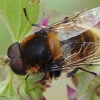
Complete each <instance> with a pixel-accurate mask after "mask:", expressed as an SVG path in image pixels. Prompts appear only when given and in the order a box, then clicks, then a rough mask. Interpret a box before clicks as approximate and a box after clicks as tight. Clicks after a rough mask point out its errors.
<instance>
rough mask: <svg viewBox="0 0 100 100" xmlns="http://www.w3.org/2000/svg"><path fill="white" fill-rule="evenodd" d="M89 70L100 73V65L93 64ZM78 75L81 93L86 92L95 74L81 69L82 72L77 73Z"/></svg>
mask: <svg viewBox="0 0 100 100" xmlns="http://www.w3.org/2000/svg"><path fill="white" fill-rule="evenodd" d="M88 70H90V71H92V72H96V73H98V74H100V66H91V68H88ZM76 77H77V80H78V90H79V93H85V92H87V90H88V87H89V84H90V82H91V80H92V79H93V78H94V77H95V76H94V75H92V74H90V73H87V72H84V71H81V72H79V73H77V74H76Z"/></svg>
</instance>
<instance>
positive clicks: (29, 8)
mask: <svg viewBox="0 0 100 100" xmlns="http://www.w3.org/2000/svg"><path fill="white" fill-rule="evenodd" d="M23 8H26V12H27V15H28V17H29V19H30V21H31V22H32V23H36V21H37V18H38V15H39V8H40V6H39V0H35V1H34V0H16V1H14V0H0V17H1V18H2V20H3V22H4V24H5V25H6V26H7V28H8V29H9V31H10V34H11V36H12V40H13V42H14V41H21V39H22V38H23V37H24V36H25V35H26V34H27V33H28V32H29V31H30V29H31V28H32V26H31V25H30V23H29V22H28V20H27V19H26V17H25V14H24V11H23Z"/></svg>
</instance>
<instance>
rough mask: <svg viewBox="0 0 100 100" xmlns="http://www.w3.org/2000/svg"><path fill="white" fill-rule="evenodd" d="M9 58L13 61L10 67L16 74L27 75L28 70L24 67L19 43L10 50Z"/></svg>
mask: <svg viewBox="0 0 100 100" xmlns="http://www.w3.org/2000/svg"><path fill="white" fill-rule="evenodd" d="M7 55H8V57H9V58H10V59H11V61H10V67H11V69H12V70H13V72H14V73H15V74H18V75H26V68H25V67H24V65H23V61H22V58H21V54H20V44H19V43H18V42H15V43H13V44H12V45H11V46H10V47H9V48H8V53H7Z"/></svg>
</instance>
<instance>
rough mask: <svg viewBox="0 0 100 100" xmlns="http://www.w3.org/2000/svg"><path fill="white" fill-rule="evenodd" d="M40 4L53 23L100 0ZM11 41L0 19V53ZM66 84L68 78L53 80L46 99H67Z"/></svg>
mask: <svg viewBox="0 0 100 100" xmlns="http://www.w3.org/2000/svg"><path fill="white" fill-rule="evenodd" d="M41 5H42V6H41V9H42V11H43V12H44V14H45V17H46V16H50V23H54V22H56V21H58V20H60V19H62V18H64V16H65V15H73V14H75V13H76V12H79V11H82V10H85V9H90V8H93V7H97V6H100V0H41ZM43 12H41V13H43ZM11 43H12V41H11V37H10V34H9V31H8V29H7V28H6V27H5V25H4V24H3V22H2V20H0V55H3V54H6V51H7V48H8V47H9V45H10V44H11ZM66 84H69V85H72V83H70V79H66V78H65V79H62V80H59V81H53V83H52V87H51V88H50V89H48V90H47V91H46V92H45V93H44V95H45V96H46V98H47V100H67V92H66V90H67V89H66Z"/></svg>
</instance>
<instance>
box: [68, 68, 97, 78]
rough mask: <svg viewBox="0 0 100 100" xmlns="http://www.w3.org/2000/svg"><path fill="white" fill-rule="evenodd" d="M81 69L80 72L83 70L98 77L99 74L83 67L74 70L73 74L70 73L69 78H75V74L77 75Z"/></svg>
mask: <svg viewBox="0 0 100 100" xmlns="http://www.w3.org/2000/svg"><path fill="white" fill-rule="evenodd" d="M79 69H80V70H83V71H85V72H88V73H90V74H93V75H95V76H96V77H97V76H98V74H97V73H95V72H92V71H89V70H87V69H85V68H82V67H77V68H75V69H74V70H72V71H71V72H69V73H68V74H67V77H72V76H74V74H75V73H76V72H77V71H78V70H79Z"/></svg>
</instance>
